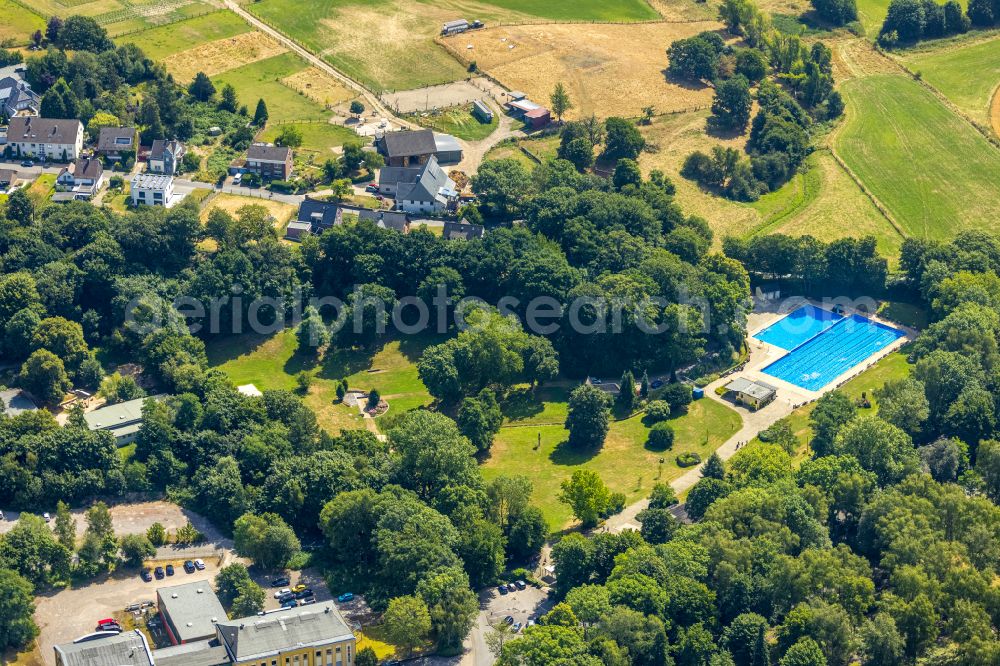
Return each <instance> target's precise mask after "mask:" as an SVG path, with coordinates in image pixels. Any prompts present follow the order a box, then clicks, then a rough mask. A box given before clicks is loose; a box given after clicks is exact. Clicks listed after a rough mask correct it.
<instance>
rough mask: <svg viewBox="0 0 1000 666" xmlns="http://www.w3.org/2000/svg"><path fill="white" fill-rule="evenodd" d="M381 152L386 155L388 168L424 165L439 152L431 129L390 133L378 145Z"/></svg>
mask: <svg viewBox="0 0 1000 666" xmlns="http://www.w3.org/2000/svg"><path fill="white" fill-rule="evenodd" d="M376 146H377V147H378V150H379V152H381V153H382V154H383V155H385V163H386V166H390V167H408V166H417V165H420V164H424V163H425V162H426V161H427V159H428V158H429V157H430V156H431V155H433V154H435V153H436V152H437V143H436V142H435V141H434V132H432V131H431V130H429V129H424V130H416V131H404V132H389V133H388V134H386V135H385V136H384V137H382V138H381V139H380V140H379V141H378V142H377V143H376Z"/></svg>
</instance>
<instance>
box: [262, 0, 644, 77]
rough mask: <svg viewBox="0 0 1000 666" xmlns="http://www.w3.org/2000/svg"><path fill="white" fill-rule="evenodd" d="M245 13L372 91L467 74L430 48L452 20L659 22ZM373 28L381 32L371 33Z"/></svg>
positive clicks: (573, 1) (570, 11) (519, 12)
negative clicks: (276, 30) (254, 16)
mask: <svg viewBox="0 0 1000 666" xmlns="http://www.w3.org/2000/svg"><path fill="white" fill-rule="evenodd" d="M246 8H247V10H249V11H252V12H253V13H254V14H256V15H257V16H259V17H261V18H262V19H264V20H265V21H267V22H268V23H270V24H272V25H274V26H275V27H277V28H278V29H279V30H281V31H282V32H284V33H286V34H288V35H289V36H291V37H293V38H294V39H296V40H297V41H299V42H300V43H302V44H303V45H305V46H306V47H307V48H309V49H310V50H311V51H313V52H315V53H319V54H321V55H322V57H323V58H325V59H326V60H327V61H328V62H329V63H330V64H332V65H334V66H335V67H337V68H338V69H340V70H341V71H343V72H344V73H345V74H347V75H348V76H351V77H352V78H354V79H356V80H358V81H360V82H362V83H364V84H365V85H367V86H369V87H371V88H373V89H375V90H376V91H381V90H407V89H411V88H420V87H423V86H428V85H434V84H438V83H445V82H448V81H455V80H458V79H461V78H463V77H464V76H465V75H466V71H465V68H464V67H463V66H462V65H461V64H460V63H459V62H458V61H457V60H455V59H454V58H452V57H451V56H450V55H449V54H448V53H447V52H446V51H445V50H444V49H442V48H441V47H439V46H438V45H437V44H435V43H434V38H435V37H436V36H437V35H438V33H439V32H440V30H441V24H442V23H444V22H446V21H449V20H452V19H456V18H461V17H465V18H469V19H479V20H482V21H486V22H487V23H489V22H491V21H497V20H506V21H513V20H531V19H550V20H556V21H568V20H582V21H591V20H593V21H630V20H632V21H634V20H648V19H655V18H657V17H658V14H657V13H656V12H655V11H654V10H653V9H652V7H651V6H650V5H648V4H647V3H646V2H644V0H550V1H549V2H538V1H537V0H478V1H477V0H438V2H433V3H432V2H426V1H425V0H313V1H312V2H308V3H302V2H299V1H298V0H262V1H261V2H254V3H250V4H247V5H246ZM373 25H377V26H378V30H372V29H371V26H373Z"/></svg>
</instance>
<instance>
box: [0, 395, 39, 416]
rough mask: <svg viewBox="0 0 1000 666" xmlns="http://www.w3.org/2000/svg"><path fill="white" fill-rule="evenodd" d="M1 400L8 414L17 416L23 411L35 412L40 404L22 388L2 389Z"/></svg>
mask: <svg viewBox="0 0 1000 666" xmlns="http://www.w3.org/2000/svg"><path fill="white" fill-rule="evenodd" d="M0 400H3V405H4V410H3V411H4V413H5V414H6V415H7V416H17V415H18V414H20V413H21V412H33V411H35V410H36V409H38V406H37V405H35V403H33V402H32V401H31V400H29V399H28V396H26V395H24V393H23V392H22V391H21V389H9V390H7V391H0Z"/></svg>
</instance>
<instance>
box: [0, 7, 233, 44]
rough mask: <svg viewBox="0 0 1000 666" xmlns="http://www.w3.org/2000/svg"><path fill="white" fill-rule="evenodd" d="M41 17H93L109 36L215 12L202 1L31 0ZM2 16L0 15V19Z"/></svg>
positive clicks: (0, 13)
mask: <svg viewBox="0 0 1000 666" xmlns="http://www.w3.org/2000/svg"><path fill="white" fill-rule="evenodd" d="M29 4H30V5H31V7H32V9H34V10H35V11H36V12H37V13H38V14H39V15H40V16H44V17H48V16H53V15H55V16H69V15H71V14H79V15H82V16H90V17H93V18H94V20H96V21H97V22H98V23H100V24H101V25H102V26H104V28H105V30H107V31H108V34H109V35H111V36H112V37H115V36H117V35H124V34H129V33H134V32H138V31H143V30H147V29H149V28H154V27H156V26H165V25H168V24H171V23H174V22H177V21H183V20H185V19H189V18H191V17H193V16H201V15H204V14H208V13H211V12H214V11H215V10H216V7H215V5H213V4H212V3H211V2H209V1H207V0H206V1H203V0H31V2H30V3H29ZM2 15H4V14H3V13H2V12H0V16H2Z"/></svg>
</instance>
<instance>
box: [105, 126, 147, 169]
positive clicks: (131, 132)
mask: <svg viewBox="0 0 1000 666" xmlns="http://www.w3.org/2000/svg"><path fill="white" fill-rule="evenodd" d="M138 147H139V135H138V133H137V132H136V130H135V128H134V127H102V128H101V133H100V134H99V135H98V137H97V154H98V155H102V156H104V157H106V158H108V159H109V160H113V161H116V162H117V161H118V160H122V159H128V158H129V157H135V152H136V150H137V149H138Z"/></svg>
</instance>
